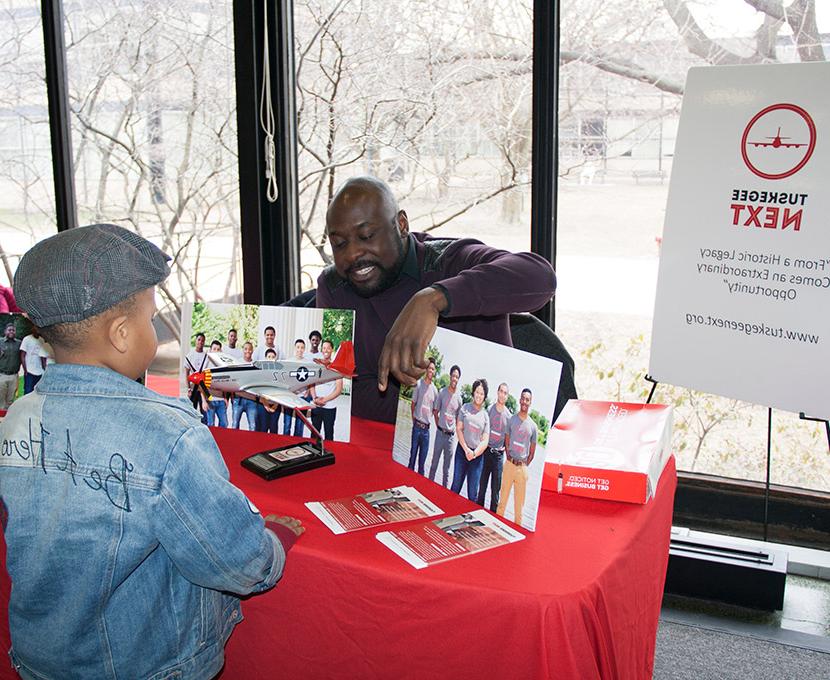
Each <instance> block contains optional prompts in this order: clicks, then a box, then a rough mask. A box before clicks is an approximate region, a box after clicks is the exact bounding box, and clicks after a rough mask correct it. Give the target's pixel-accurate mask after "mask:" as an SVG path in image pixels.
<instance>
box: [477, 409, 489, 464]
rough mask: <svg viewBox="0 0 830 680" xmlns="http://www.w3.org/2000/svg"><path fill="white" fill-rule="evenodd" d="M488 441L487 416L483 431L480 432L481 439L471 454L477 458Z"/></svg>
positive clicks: (485, 447)
mask: <svg viewBox="0 0 830 680" xmlns="http://www.w3.org/2000/svg"><path fill="white" fill-rule="evenodd" d="M482 408H483V407H482ZM485 415H486V414H485ZM489 441H490V419H489V418H487V424H486V425H485V427H484V431H483V432H482V433H481V441H480V442H479V443H478V446H477V447H476V450H475V451H474V452H473V453H474V454H475V455H474V456H473V457H474V458H478V457H479V456H480V455H481V454H482V453H484V451H485V450H486V449H487V444H488V443H489Z"/></svg>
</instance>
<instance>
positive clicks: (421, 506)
mask: <svg viewBox="0 0 830 680" xmlns="http://www.w3.org/2000/svg"><path fill="white" fill-rule="evenodd" d="M306 507H307V508H308V509H309V510H311V512H313V513H314V514H315V515H316V516H317V517H318V518H319V519H320V521H321V522H322V523H323V524H325V525H326V526H327V527H328V528H329V529H331V530H332V531H333V532H334V533H335V534H345V533H347V532H349V531H359V530H361V529H366V528H368V527H377V526H382V525H384V524H391V523H393V522H408V521H410V520H413V519H423V518H425V517H435V516H436V515H440V514H441V513H443V512H444V511H443V510H441V508H439V507H438V506H437V505H435V504H434V503H432V502H430V501H429V500H428V499H427V498H426V497H424V496H423V495H422V494H421V493H420V492H419V491H418V490H417V489H415V488H413V487H411V486H396V487H394V488H392V489H382V490H380V491H370V492H368V493H362V494H358V495H357V496H349V497H347V498H337V499H335V500H330V501H314V502H309V503H306Z"/></svg>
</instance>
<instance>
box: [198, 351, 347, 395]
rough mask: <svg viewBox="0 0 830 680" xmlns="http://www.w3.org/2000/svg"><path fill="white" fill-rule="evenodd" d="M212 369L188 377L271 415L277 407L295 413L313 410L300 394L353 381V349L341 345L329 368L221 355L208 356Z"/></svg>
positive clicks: (294, 361)
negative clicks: (340, 381) (335, 382)
mask: <svg viewBox="0 0 830 680" xmlns="http://www.w3.org/2000/svg"><path fill="white" fill-rule="evenodd" d="M207 358H208V361H210V362H211V363H212V364H213V367H212V368H209V369H207V370H204V371H199V372H197V373H192V374H191V375H189V376H188V378H187V379H188V381H189V382H191V383H193V384H194V385H199V384H204V386H205V387H206V388H207V389H208V390H210V391H211V392H212V393H214V394H233V395H235V396H238V397H242V398H243V399H251V400H253V401H258V402H260V403H261V404H262V405H263V406H265V408H267V409H268V410H269V411H274V410H275V409H276V408H277V406H287V407H289V408H294V409H309V408H313V407H314V404H313V403H311V402H308V401H306V400H305V399H303V398H302V397H301V396H300V394H302V393H303V392H305V391H306V390H307V389H308V388H309V387H312V386H313V385H320V384H321V383H326V382H331V381H332V380H337V379H338V378H351V377H354V345H352V343H351V342H350V341H349V340H344V341H343V342H342V343H341V344H340V348H339V349H338V351H337V354H336V356H335V357H334V360H333V361H332V362H331V363H330V364H328V365H326V364H325V363H323V362H322V361H321V360H319V359H280V360H273V359H271V360H265V361H254V362H251V363H238V362H237V361H236V360H235V359H234V358H233V357H229V356H228V355H227V354H222V353H221V352H211V353H209V354H208V356H207Z"/></svg>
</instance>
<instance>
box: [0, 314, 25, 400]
mask: <svg viewBox="0 0 830 680" xmlns="http://www.w3.org/2000/svg"><path fill="white" fill-rule="evenodd" d="M16 336H17V330H16V329H15V327H14V324H13V323H8V324H6V328H5V329H4V332H3V339H2V340H0V411H5V410H6V409H8V408H9V406H11V405H12V402H13V401H14V399H15V397H16V396H17V383H18V382H19V379H18V376H19V374H20V364H21V360H20V345H21V342H20V340H18V339H17V337H16Z"/></svg>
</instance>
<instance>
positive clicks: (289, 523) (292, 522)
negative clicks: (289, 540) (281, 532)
mask: <svg viewBox="0 0 830 680" xmlns="http://www.w3.org/2000/svg"><path fill="white" fill-rule="evenodd" d="M265 521H266V522H276V523H277V524H282V525H283V526H285V527H288V528H289V529H291V531H293V532H294V534H295V535H297V536H299V535H300V534H302V533H303V532H304V531H305V527H304V526H303V525H302V524H300V520H298V519H294V518H293V517H279V516H278V515H266V516H265Z"/></svg>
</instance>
